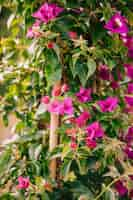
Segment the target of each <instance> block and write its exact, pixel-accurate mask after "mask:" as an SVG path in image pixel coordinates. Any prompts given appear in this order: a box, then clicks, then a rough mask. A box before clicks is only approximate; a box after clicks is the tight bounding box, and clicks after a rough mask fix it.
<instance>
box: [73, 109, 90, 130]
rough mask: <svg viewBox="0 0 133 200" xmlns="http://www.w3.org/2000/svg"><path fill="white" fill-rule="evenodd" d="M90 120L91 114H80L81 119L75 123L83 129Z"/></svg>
mask: <svg viewBox="0 0 133 200" xmlns="http://www.w3.org/2000/svg"><path fill="white" fill-rule="evenodd" d="M89 118H90V113H89V112H87V111H84V112H82V113H81V114H80V116H79V117H77V118H76V119H75V123H76V124H77V125H78V126H79V127H82V126H84V125H85V124H86V121H87V120H88V119H89Z"/></svg>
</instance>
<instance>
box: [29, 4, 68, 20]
mask: <svg viewBox="0 0 133 200" xmlns="http://www.w3.org/2000/svg"><path fill="white" fill-rule="evenodd" d="M63 10H64V9H63V8H61V7H59V6H57V5H56V4H55V3H51V4H50V3H44V4H43V5H42V6H41V7H40V8H39V9H38V10H37V11H36V12H35V13H33V15H32V16H33V17H35V18H37V19H40V20H41V21H42V22H44V23H46V24H47V23H48V22H49V21H51V20H53V19H55V18H56V17H57V16H58V15H59V14H60V13H61V12H63Z"/></svg>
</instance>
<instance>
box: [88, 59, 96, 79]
mask: <svg viewBox="0 0 133 200" xmlns="http://www.w3.org/2000/svg"><path fill="white" fill-rule="evenodd" d="M87 66H88V73H87V77H86V78H87V79H88V78H89V77H90V76H92V75H93V74H94V72H95V71H96V62H95V61H94V60H93V59H92V58H90V57H88V61H87Z"/></svg>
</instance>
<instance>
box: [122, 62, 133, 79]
mask: <svg viewBox="0 0 133 200" xmlns="http://www.w3.org/2000/svg"><path fill="white" fill-rule="evenodd" d="M124 67H125V69H126V73H127V76H128V77H129V78H130V79H133V65H131V64H125V65H124Z"/></svg>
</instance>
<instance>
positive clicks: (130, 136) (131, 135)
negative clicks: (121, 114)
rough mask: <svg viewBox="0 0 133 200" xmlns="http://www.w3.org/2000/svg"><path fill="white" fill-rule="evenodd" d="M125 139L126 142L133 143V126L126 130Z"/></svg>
mask: <svg viewBox="0 0 133 200" xmlns="http://www.w3.org/2000/svg"><path fill="white" fill-rule="evenodd" d="M125 141H126V142H127V143H128V144H132V143H133V126H131V127H129V129H128V132H127V134H126V136H125Z"/></svg>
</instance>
